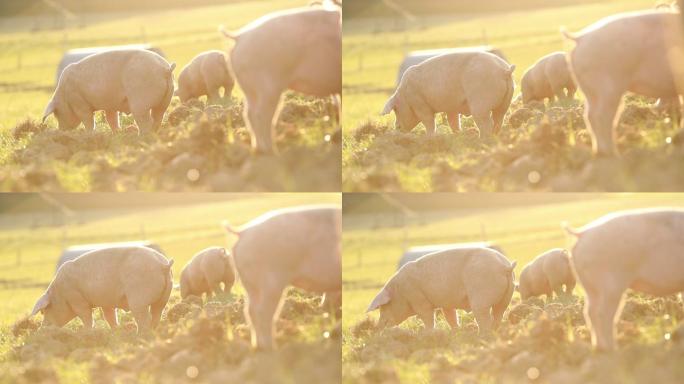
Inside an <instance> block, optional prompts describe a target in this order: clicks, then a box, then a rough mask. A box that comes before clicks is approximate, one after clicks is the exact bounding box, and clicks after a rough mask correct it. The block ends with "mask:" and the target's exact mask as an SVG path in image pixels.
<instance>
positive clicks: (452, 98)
mask: <svg viewBox="0 0 684 384" xmlns="http://www.w3.org/2000/svg"><path fill="white" fill-rule="evenodd" d="M513 70H515V65H509V64H508V63H506V62H505V61H504V60H503V59H501V58H499V57H497V56H495V55H493V54H491V53H488V52H477V51H472V52H458V53H447V54H444V55H439V56H435V57H433V58H431V59H428V60H425V61H423V62H422V63H420V64H417V65H414V66H412V67H410V68H409V69H407V70H406V72H405V73H404V76H403V77H402V78H401V82H400V83H399V87H398V88H397V90H396V91H395V92H394V94H393V95H392V96H391V97H390V98H389V100H387V103H386V104H385V108H384V109H383V111H382V115H387V114H389V113H390V112H391V111H394V113H395V115H396V123H395V127H396V128H397V129H398V130H405V131H410V130H411V129H413V127H415V126H416V125H417V124H418V123H419V122H422V123H423V125H425V128H426V130H427V134H428V135H432V134H434V132H435V113H436V112H446V114H447V118H448V120H449V125H450V126H451V129H452V130H454V131H455V130H458V131H460V130H461V115H462V114H463V115H472V116H473V119H474V120H475V123H476V124H477V127H478V128H479V130H480V134H481V135H482V136H489V135H491V134H492V132H498V130H499V129H500V128H501V124H502V123H503V118H504V115H505V114H506V111H507V110H508V107H509V105H510V104H511V99H512V97H513V88H514V84H513V78H512V76H511V75H512V74H513Z"/></svg>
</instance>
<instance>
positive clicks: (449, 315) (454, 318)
mask: <svg viewBox="0 0 684 384" xmlns="http://www.w3.org/2000/svg"><path fill="white" fill-rule="evenodd" d="M442 312H444V317H445V318H446V321H447V323H448V324H449V326H450V327H451V329H456V328H458V327H460V326H461V319H460V318H459V317H458V313H457V312H456V310H455V309H442Z"/></svg>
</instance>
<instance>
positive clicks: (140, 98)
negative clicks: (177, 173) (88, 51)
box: [43, 49, 176, 133]
mask: <svg viewBox="0 0 684 384" xmlns="http://www.w3.org/2000/svg"><path fill="white" fill-rule="evenodd" d="M175 67H176V64H175V63H174V64H169V63H168V62H167V61H166V60H165V59H164V58H163V57H161V56H159V55H158V54H156V53H154V52H150V51H147V50H144V49H120V50H112V51H107V52H101V53H96V54H94V55H91V56H88V57H86V58H84V59H82V60H81V61H79V62H77V63H72V64H69V65H68V66H67V67H66V68H65V69H64V71H63V72H62V75H61V76H60V77H59V82H58V83H57V89H55V93H54V94H53V95H52V99H51V100H50V102H49V103H48V105H47V107H46V108H45V112H44V113H43V121H45V119H46V118H47V117H48V116H50V114H53V113H54V115H55V117H56V118H57V121H58V123H59V128H60V129H73V128H75V127H77V126H78V125H79V124H80V123H83V125H84V126H85V127H86V129H89V130H92V129H93V128H94V127H95V120H94V119H93V112H95V111H100V110H103V111H105V113H106V116H107V122H108V123H109V126H110V127H111V128H112V130H113V131H117V130H118V129H119V112H124V113H133V117H134V118H135V122H136V123H137V124H138V128H139V130H140V133H147V132H149V131H150V129H152V128H154V129H155V130H156V129H157V128H159V126H160V125H161V121H162V118H163V117H164V112H166V108H167V107H168V106H169V103H170V102H171V97H173V69H174V68H175Z"/></svg>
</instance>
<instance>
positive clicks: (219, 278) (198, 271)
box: [180, 247, 235, 298]
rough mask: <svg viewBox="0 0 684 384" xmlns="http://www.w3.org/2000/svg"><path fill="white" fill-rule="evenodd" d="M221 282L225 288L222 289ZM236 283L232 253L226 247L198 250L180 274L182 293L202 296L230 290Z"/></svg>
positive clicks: (182, 294) (183, 296)
mask: <svg viewBox="0 0 684 384" xmlns="http://www.w3.org/2000/svg"><path fill="white" fill-rule="evenodd" d="M221 283H223V285H224V288H223V289H221ZM233 283H235V273H234V272H233V263H232V262H231V260H230V254H229V253H228V252H227V251H226V249H225V248H221V247H209V248H207V249H204V250H202V251H200V252H198V253H197V254H196V255H195V256H193V257H192V259H191V260H190V261H189V262H188V263H187V264H186V265H185V267H183V270H182V271H181V274H180V294H181V297H182V298H186V297H187V296H188V295H195V296H201V295H202V294H203V293H206V294H207V296H209V295H210V294H211V293H212V292H213V293H219V292H230V289H231V287H232V286H233Z"/></svg>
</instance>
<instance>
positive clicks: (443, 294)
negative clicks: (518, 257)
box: [366, 248, 516, 332]
mask: <svg viewBox="0 0 684 384" xmlns="http://www.w3.org/2000/svg"><path fill="white" fill-rule="evenodd" d="M515 265H516V262H513V263H511V262H510V261H508V259H506V258H505V257H504V256H503V255H502V254H501V253H499V252H497V251H494V250H492V249H489V248H458V249H449V250H444V251H439V252H435V253H431V254H428V255H425V256H423V257H421V258H419V259H417V260H416V261H412V262H410V263H407V264H405V265H404V266H403V267H401V268H400V269H399V270H398V271H397V272H396V273H395V274H394V276H392V277H391V278H390V279H389V281H388V282H387V283H386V284H385V286H384V287H383V288H382V290H381V291H380V293H378V294H377V296H375V298H374V299H373V301H372V302H371V304H370V306H369V307H368V310H367V311H366V312H371V311H374V310H376V309H380V319H379V320H378V326H379V327H380V328H384V327H388V326H395V325H398V324H401V323H402V322H403V321H404V320H406V319H407V318H409V317H411V316H414V315H418V317H419V318H420V319H421V320H422V321H423V323H424V324H425V327H426V328H429V329H432V328H434V325H435V318H434V313H435V310H436V309H442V311H443V312H444V315H445V317H446V319H447V322H448V323H449V325H450V326H451V327H452V328H454V327H456V326H457V325H458V324H459V323H460V322H459V319H458V314H457V313H456V309H463V310H466V311H472V312H473V313H474V315H475V319H476V321H477V325H478V328H479V330H480V332H488V331H490V330H491V329H495V328H497V327H498V325H499V324H500V322H501V319H502V318H503V314H504V311H505V310H506V308H507V307H508V304H509V303H510V301H511V297H512V296H513V291H514V281H515V274H514V272H513V269H514V268H515Z"/></svg>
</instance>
